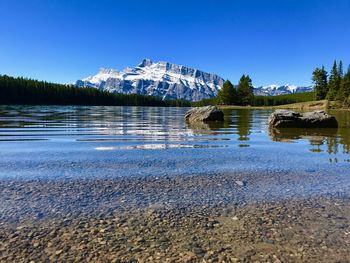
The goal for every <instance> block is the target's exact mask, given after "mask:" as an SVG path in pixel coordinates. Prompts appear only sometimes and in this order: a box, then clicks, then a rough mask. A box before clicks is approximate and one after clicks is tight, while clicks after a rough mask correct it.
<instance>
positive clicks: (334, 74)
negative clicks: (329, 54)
mask: <svg viewBox="0 0 350 263" xmlns="http://www.w3.org/2000/svg"><path fill="white" fill-rule="evenodd" d="M339 89H340V77H339V68H338V67H337V61H336V60H334V63H333V67H332V70H331V74H330V76H329V82H328V93H327V99H328V100H334V99H335V98H336V96H337V94H338V91H339Z"/></svg>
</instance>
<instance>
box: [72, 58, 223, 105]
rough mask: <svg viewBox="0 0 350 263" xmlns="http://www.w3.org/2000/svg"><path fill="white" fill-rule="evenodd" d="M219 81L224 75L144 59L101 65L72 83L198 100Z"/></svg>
mask: <svg viewBox="0 0 350 263" xmlns="http://www.w3.org/2000/svg"><path fill="white" fill-rule="evenodd" d="M223 83H224V79H223V78H221V77H219V76H218V75H215V74H210V73H206V72H203V71H200V70H197V69H193V68H188V67H184V66H180V65H176V64H171V63H168V62H163V61H160V62H157V63H154V62H152V61H151V60H149V59H144V60H143V61H142V62H141V63H140V64H139V65H138V66H136V67H135V68H126V69H124V70H123V71H117V70H113V69H104V68H102V69H100V71H99V72H98V73H97V74H96V75H94V76H90V77H87V78H84V79H81V80H78V81H77V82H76V83H75V84H76V85H77V86H79V87H94V88H98V89H101V90H106V91H109V92H115V93H124V94H132V93H136V94H143V95H152V96H159V97H162V98H163V99H185V100H190V101H198V100H202V99H207V98H212V97H215V96H216V95H217V92H218V90H219V89H220V88H221V87H222V85H223Z"/></svg>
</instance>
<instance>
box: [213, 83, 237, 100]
mask: <svg viewBox="0 0 350 263" xmlns="http://www.w3.org/2000/svg"><path fill="white" fill-rule="evenodd" d="M217 98H218V103H219V104H222V105H231V104H235V103H237V91H236V89H235V88H234V86H233V85H232V83H231V81H229V80H226V81H225V83H224V85H223V86H222V88H221V89H220V90H219V92H218V96H217Z"/></svg>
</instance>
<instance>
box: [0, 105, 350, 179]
mask: <svg viewBox="0 0 350 263" xmlns="http://www.w3.org/2000/svg"><path fill="white" fill-rule="evenodd" d="M187 110H188V108H160V107H159V108H157V107H84V106H1V107H0V177H1V178H3V179H5V178H12V179H13V178H16V179H19V180H21V179H33V178H46V179H60V178H61V179H62V178H65V179H67V178H78V177H84V178H86V177H99V178H100V177H124V176H139V175H141V176H154V175H156V176H164V175H166V176H171V175H191V174H203V173H206V174H210V173H225V172H232V171H235V172H240V171H244V172H247V171H252V172H260V171H264V172H266V171H271V172H281V171H290V170H293V171H300V172H302V173H315V172H322V173H327V174H329V175H339V174H348V173H349V167H350V154H349V153H350V129H349V127H350V112H347V111H338V112H332V114H334V115H335V116H336V117H337V119H338V121H339V122H340V127H339V129H329V130H328V129H325V130H300V129H288V130H283V131H279V130H270V129H269V127H268V125H267V118H268V116H269V114H270V113H271V110H225V122H223V123H212V124H204V123H203V124H200V125H188V124H186V123H185V121H184V113H185V112H186V111H187Z"/></svg>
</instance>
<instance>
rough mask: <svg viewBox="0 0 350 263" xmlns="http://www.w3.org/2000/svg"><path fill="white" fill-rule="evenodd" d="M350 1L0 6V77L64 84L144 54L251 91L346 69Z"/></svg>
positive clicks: (45, 1)
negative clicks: (247, 81) (243, 83)
mask: <svg viewBox="0 0 350 263" xmlns="http://www.w3.org/2000/svg"><path fill="white" fill-rule="evenodd" d="M349 14H350V0H347V1H346V0H337V1H334V0H324V1H322V0H318V1H317V0H309V1H308V0H304V1H301V0H293V1H280V0H279V1H277V0H276V1H272V0H266V1H263V0H261V1H258V0H255V1H249V0H246V1H243V0H242V1H234V0H231V1H225V0H222V1H221V0H217V1H204V0H203V1H190V0H186V1H183V0H176V1H164V0H163V1H157V0H147V1H146V0H145V1H137V0H134V1H126V0H125V1H112V0H99V1H83V0H42V1H40V0H31V1H27V0H23V1H20V0H0V74H8V75H13V76H26V77H31V78H36V79H43V80H48V81H54V82H60V83H70V82H73V81H75V80H76V79H78V78H81V77H85V76H87V75H91V74H94V73H96V72H97V70H98V68H100V67H112V68H116V69H119V70H121V69H123V68H124V67H126V66H135V65H137V64H138V63H139V62H140V61H141V60H142V59H143V58H151V59H152V60H154V61H158V60H166V61H169V62H173V63H177V64H181V65H186V66H190V67H195V68H198V69H201V70H204V71H207V72H211V73H216V74H218V75H220V76H222V77H223V78H225V79H230V80H232V81H233V82H237V80H238V79H239V77H240V76H241V75H242V74H243V73H245V74H250V76H251V78H252V79H253V84H254V85H265V84H271V83H280V84H285V83H293V84H296V85H309V84H310V83H311V80H310V78H311V72H312V70H313V68H315V67H316V66H319V65H322V64H325V65H326V66H327V67H330V66H331V64H332V61H333V59H343V61H344V63H345V65H347V64H348V63H350V58H349V57H350V15H349Z"/></svg>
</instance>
